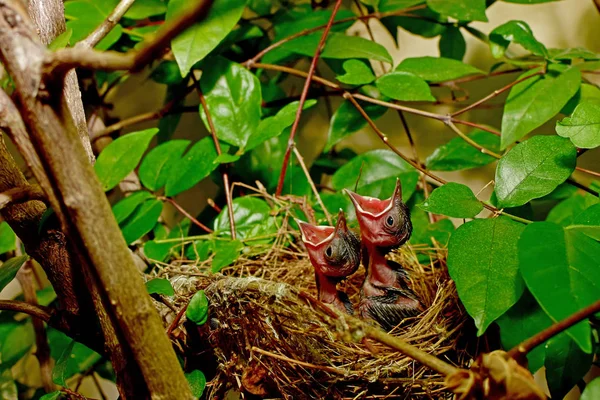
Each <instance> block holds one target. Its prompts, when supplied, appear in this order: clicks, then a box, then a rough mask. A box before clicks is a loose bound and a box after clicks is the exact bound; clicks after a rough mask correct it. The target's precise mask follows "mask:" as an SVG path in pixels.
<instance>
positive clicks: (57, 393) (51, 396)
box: [40, 390, 62, 400]
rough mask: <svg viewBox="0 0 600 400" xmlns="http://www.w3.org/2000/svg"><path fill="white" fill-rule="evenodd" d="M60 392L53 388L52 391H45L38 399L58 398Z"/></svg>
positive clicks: (54, 399) (53, 399) (55, 399)
mask: <svg viewBox="0 0 600 400" xmlns="http://www.w3.org/2000/svg"><path fill="white" fill-rule="evenodd" d="M61 394H62V392H61V391H60V390H55V391H54V392H50V393H46V394H45V395H43V396H42V397H40V400H58V399H59V398H60V395H61Z"/></svg>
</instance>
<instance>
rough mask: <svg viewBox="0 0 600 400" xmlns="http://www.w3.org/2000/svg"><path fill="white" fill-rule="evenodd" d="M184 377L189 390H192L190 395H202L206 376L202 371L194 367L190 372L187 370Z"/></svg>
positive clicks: (197, 396)
mask: <svg viewBox="0 0 600 400" xmlns="http://www.w3.org/2000/svg"><path fill="white" fill-rule="evenodd" d="M185 378H186V379H187V381H188V384H189V385H190V390H191V391H192V396H194V397H196V398H199V397H200V396H202V393H203V392H204V388H206V377H205V376H204V374H203V373H202V371H200V370H198V369H195V370H193V371H192V372H188V373H186V374H185Z"/></svg>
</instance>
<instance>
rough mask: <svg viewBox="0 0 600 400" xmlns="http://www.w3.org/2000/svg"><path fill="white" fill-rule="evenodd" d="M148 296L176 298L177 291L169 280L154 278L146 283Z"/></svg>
mask: <svg viewBox="0 0 600 400" xmlns="http://www.w3.org/2000/svg"><path fill="white" fill-rule="evenodd" d="M146 290H147V291H148V294H155V293H156V294H162V295H165V296H174V295H175V290H173V286H172V285H171V282H169V280H168V279H164V278H154V279H151V280H149V281H148V282H146Z"/></svg>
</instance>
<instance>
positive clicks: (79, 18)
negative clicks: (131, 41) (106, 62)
mask: <svg viewBox="0 0 600 400" xmlns="http://www.w3.org/2000/svg"><path fill="white" fill-rule="evenodd" d="M117 4H118V0H105V1H94V0H76V1H67V2H65V18H66V19H67V29H71V30H72V31H73V35H72V36H71V43H75V42H79V41H80V40H83V39H85V38H86V37H87V36H88V35H89V34H90V33H92V32H93V31H94V30H95V29H96V28H97V27H98V26H99V25H100V24H102V23H103V22H104V20H105V19H106V17H108V15H109V14H110V13H111V12H112V11H113V9H114V8H115V6H116V5H117ZM122 33H123V27H122V26H121V25H119V24H117V25H116V26H115V27H114V28H113V29H112V30H111V31H110V32H109V33H108V35H106V37H105V38H104V39H102V40H101V41H100V43H98V44H97V45H96V49H98V50H107V49H108V48H109V47H111V46H112V45H113V44H115V43H116V41H117V40H119V38H120V37H121V34H122Z"/></svg>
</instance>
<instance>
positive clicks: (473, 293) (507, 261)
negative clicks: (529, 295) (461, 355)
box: [448, 217, 524, 336]
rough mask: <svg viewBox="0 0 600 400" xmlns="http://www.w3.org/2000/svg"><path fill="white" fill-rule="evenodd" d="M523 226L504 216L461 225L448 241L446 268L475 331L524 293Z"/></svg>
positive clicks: (481, 331)
mask: <svg viewBox="0 0 600 400" xmlns="http://www.w3.org/2000/svg"><path fill="white" fill-rule="evenodd" d="M523 228H524V226H523V225H522V224H519V223H517V222H514V221H512V220H510V219H508V218H505V217H498V218H489V219H476V220H473V221H470V222H468V223H466V224H464V225H461V226H460V227H459V228H458V229H457V230H456V232H454V233H453V234H452V237H450V243H449V244H448V272H449V273H450V276H451V277H452V279H453V280H454V282H455V283H456V290H457V291H458V296H459V298H460V300H461V302H462V303H463V304H464V306H465V308H466V309H467V312H468V313H469V315H470V316H471V317H472V318H473V320H475V325H476V326H477V335H478V336H481V335H482V334H483V333H484V332H485V331H486V329H487V327H488V326H489V325H490V324H491V323H492V322H494V321H495V320H496V319H497V318H498V317H500V316H501V315H502V314H504V313H505V312H506V311H507V310H508V309H509V308H510V307H512V306H513V305H514V304H515V303H516V302H517V300H518V299H519V297H521V295H522V294H523V289H524V285H523V280H522V279H521V277H520V275H519V260H518V258H517V243H518V240H519V235H520V234H521V232H522V231H523Z"/></svg>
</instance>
